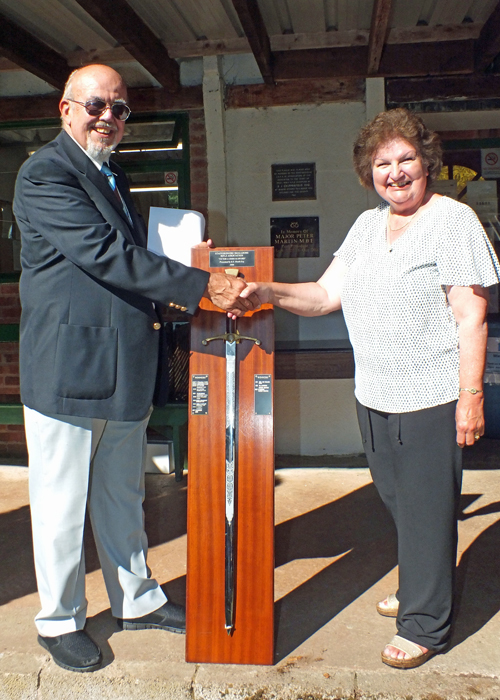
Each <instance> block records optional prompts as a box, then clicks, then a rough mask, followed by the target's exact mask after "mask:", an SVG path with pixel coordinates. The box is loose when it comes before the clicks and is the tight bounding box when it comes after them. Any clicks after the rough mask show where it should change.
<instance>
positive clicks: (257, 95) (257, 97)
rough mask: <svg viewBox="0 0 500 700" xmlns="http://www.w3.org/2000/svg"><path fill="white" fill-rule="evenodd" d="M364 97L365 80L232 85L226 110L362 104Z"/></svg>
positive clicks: (228, 88)
mask: <svg viewBox="0 0 500 700" xmlns="http://www.w3.org/2000/svg"><path fill="white" fill-rule="evenodd" d="M364 96H365V81H364V80H363V79H362V78H346V79H340V78H333V79H327V80H290V81H289V82H286V83H281V84H280V85H274V86H271V85H229V86H227V88H226V108H227V109H240V108H243V107H277V106H280V107H282V106H285V105H294V104H323V103H325V102H361V101H362V100H363V99H364Z"/></svg>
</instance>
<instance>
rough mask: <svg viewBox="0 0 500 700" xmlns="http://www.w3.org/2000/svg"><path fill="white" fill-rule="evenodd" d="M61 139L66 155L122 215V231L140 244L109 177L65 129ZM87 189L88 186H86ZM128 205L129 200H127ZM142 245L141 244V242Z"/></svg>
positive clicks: (95, 201)
mask: <svg viewBox="0 0 500 700" xmlns="http://www.w3.org/2000/svg"><path fill="white" fill-rule="evenodd" d="M57 139H58V140H59V143H60V144H61V146H62V148H63V150H64V151H65V153H66V155H67V156H68V158H69V159H70V161H71V163H72V164H73V166H74V167H75V168H76V169H77V170H78V171H79V172H80V173H82V175H84V176H85V178H86V179H87V180H88V181H89V182H90V183H91V184H92V185H93V186H94V187H96V188H97V189H98V191H99V194H100V195H102V196H103V197H104V198H105V199H106V200H107V201H108V202H109V203H110V204H111V205H112V207H113V209H114V210H115V211H116V213H117V214H118V215H119V216H120V219H121V221H122V222H123V224H125V225H122V224H121V223H120V226H119V228H120V231H121V232H122V233H123V234H124V236H125V237H126V238H128V239H129V240H130V241H131V242H132V243H135V244H138V242H137V241H136V240H135V236H134V231H133V227H132V225H131V224H130V222H129V220H128V218H127V215H126V214H125V211H124V209H123V207H122V205H121V203H120V202H119V201H118V198H117V197H116V195H115V194H114V192H113V190H112V189H111V187H110V186H109V184H108V179H107V177H106V176H105V175H104V174H103V173H102V172H101V171H100V170H98V169H97V168H96V166H95V165H94V163H93V162H92V161H91V160H90V158H89V157H88V156H87V155H86V154H85V152H84V151H82V149H81V148H80V147H79V146H78V144H76V143H75V142H74V141H73V139H72V138H71V136H69V135H68V134H67V133H66V132H65V131H61V133H60V134H59V136H58V137H57ZM112 168H113V170H115V166H114V164H112ZM85 189H87V188H85ZM87 192H88V194H89V196H90V197H91V198H92V200H93V201H94V203H95V205H96V207H97V208H98V209H99V202H98V201H97V199H96V198H95V197H94V196H93V194H92V192H91V191H90V189H87ZM127 206H128V202H127ZM129 211H130V209H129ZM130 213H131V216H132V221H134V217H133V215H132V212H130ZM110 223H112V222H110ZM139 245H140V244H139Z"/></svg>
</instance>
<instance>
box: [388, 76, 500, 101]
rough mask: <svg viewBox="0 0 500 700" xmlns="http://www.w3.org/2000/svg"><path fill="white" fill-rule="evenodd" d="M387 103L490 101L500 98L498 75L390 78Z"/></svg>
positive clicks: (499, 77)
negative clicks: (458, 100) (456, 100)
mask: <svg viewBox="0 0 500 700" xmlns="http://www.w3.org/2000/svg"><path fill="white" fill-rule="evenodd" d="M385 91H386V100H387V102H388V103H391V104H395V103H399V104H407V103H410V102H422V101H425V100H436V101H440V100H450V99H454V98H455V99H457V98H463V99H490V98H492V97H496V96H497V95H500V75H484V74H480V75H478V74H472V75H455V76H446V77H434V78H410V79H408V78H404V79H399V78H391V79H388V80H387V81H386V87H385Z"/></svg>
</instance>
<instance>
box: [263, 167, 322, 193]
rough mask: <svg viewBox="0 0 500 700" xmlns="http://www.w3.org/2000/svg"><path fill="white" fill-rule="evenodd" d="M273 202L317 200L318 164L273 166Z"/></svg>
mask: <svg viewBox="0 0 500 700" xmlns="http://www.w3.org/2000/svg"><path fill="white" fill-rule="evenodd" d="M271 174H272V181H273V202H282V201H284V200H294V199H316V163H284V164H275V165H271Z"/></svg>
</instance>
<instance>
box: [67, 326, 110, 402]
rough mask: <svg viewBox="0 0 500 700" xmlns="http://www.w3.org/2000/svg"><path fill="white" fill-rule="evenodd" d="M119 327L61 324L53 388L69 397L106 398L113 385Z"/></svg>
mask: <svg viewBox="0 0 500 700" xmlns="http://www.w3.org/2000/svg"><path fill="white" fill-rule="evenodd" d="M117 356H118V329H117V328H104V327H97V326H74V325H69V324H61V325H60V326H59V334H58V337H57V349H56V358H55V370H54V375H55V391H56V394H57V396H61V397H63V398H68V399H107V398H109V397H110V396H112V395H113V394H114V392H115V388H116V365H117Z"/></svg>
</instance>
